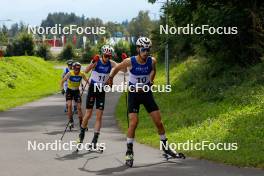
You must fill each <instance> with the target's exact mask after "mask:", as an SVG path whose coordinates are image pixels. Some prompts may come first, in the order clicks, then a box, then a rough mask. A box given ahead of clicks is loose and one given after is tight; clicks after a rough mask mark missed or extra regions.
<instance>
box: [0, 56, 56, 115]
mask: <svg viewBox="0 0 264 176" xmlns="http://www.w3.org/2000/svg"><path fill="white" fill-rule="evenodd" d="M0 72H1V74H0V111H4V110H7V109H9V108H12V107H15V106H18V105H21V104H24V103H26V102H30V101H33V100H36V99H39V98H41V97H44V96H47V95H50V94H53V93H55V92H56V91H58V89H59V80H60V76H61V70H55V69H54V66H53V65H52V64H50V63H47V62H45V61H44V60H43V59H41V58H38V57H31V56H19V57H5V58H2V59H1V60H0Z"/></svg>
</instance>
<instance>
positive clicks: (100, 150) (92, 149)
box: [89, 144, 104, 153]
mask: <svg viewBox="0 0 264 176" xmlns="http://www.w3.org/2000/svg"><path fill="white" fill-rule="evenodd" d="M95 145H96V144H95ZM93 146H94V145H92V144H91V145H89V151H95V152H99V153H103V152H104V149H103V147H101V146H96V147H95V148H94V147H93Z"/></svg>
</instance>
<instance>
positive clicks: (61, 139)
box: [61, 120, 70, 141]
mask: <svg viewBox="0 0 264 176" xmlns="http://www.w3.org/2000/svg"><path fill="white" fill-rule="evenodd" d="M69 124H70V120H69V122H68V123H67V125H66V128H65V130H64V132H63V133H62V136H61V141H62V139H63V137H64V135H65V133H66V131H67V128H68V126H69Z"/></svg>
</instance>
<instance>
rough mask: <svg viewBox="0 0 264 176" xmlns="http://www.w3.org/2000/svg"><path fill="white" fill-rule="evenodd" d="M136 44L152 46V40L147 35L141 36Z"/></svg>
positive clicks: (145, 46)
mask: <svg viewBox="0 0 264 176" xmlns="http://www.w3.org/2000/svg"><path fill="white" fill-rule="evenodd" d="M136 45H137V46H138V47H143V48H151V46H152V42H151V40H150V39H149V38H147V37H139V39H137V42H136Z"/></svg>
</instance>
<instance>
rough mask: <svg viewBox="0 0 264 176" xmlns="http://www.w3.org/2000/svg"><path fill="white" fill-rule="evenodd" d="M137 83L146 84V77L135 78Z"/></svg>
mask: <svg viewBox="0 0 264 176" xmlns="http://www.w3.org/2000/svg"><path fill="white" fill-rule="evenodd" d="M137 82H138V83H146V82H147V77H141V78H137Z"/></svg>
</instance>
